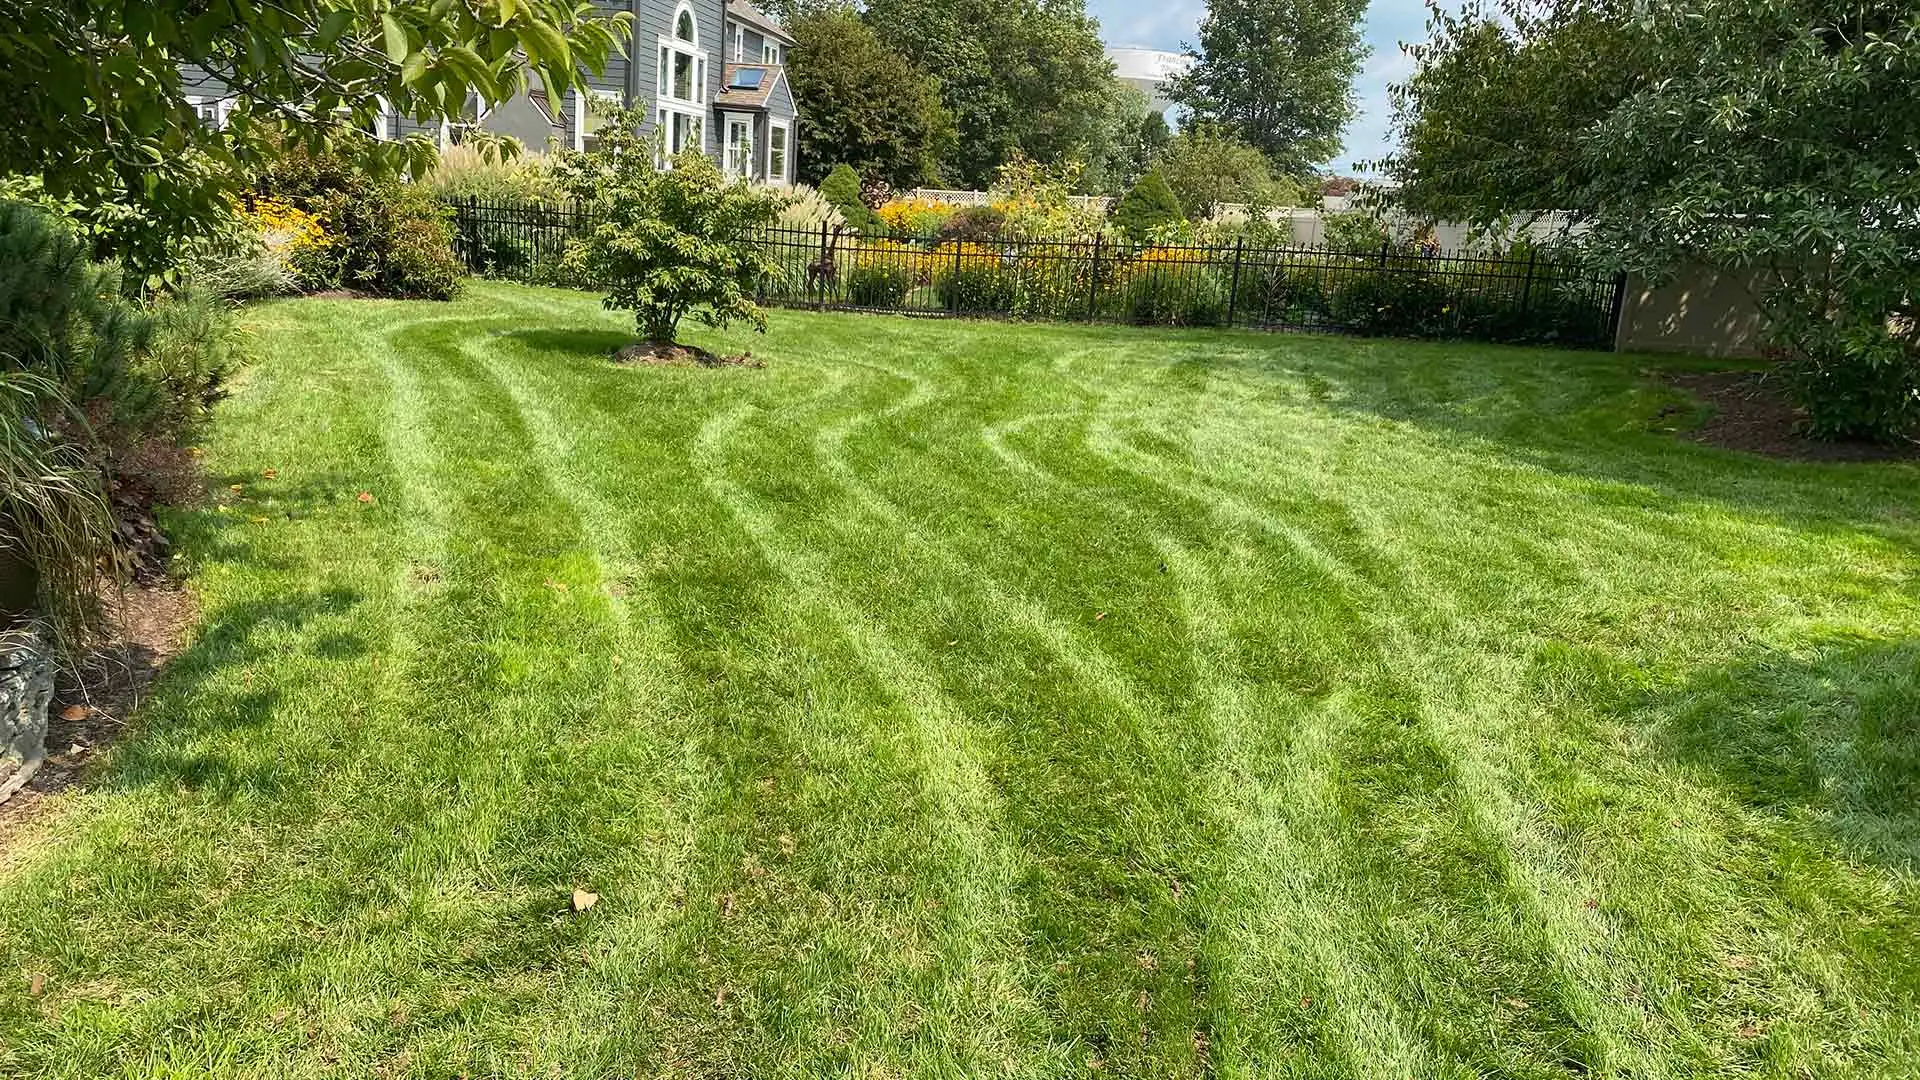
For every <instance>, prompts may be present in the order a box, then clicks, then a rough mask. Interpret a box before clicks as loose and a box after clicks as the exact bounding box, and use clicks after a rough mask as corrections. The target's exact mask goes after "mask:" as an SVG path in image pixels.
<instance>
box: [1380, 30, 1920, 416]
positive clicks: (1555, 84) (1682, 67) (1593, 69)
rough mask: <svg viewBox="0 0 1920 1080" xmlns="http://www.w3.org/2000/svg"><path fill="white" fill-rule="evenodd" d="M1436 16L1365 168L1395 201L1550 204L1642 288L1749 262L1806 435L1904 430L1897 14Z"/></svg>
mask: <svg viewBox="0 0 1920 1080" xmlns="http://www.w3.org/2000/svg"><path fill="white" fill-rule="evenodd" d="M1436 25H1437V28H1438V30H1439V31H1440V32H1439V33H1436V35H1435V37H1434V42H1433V44H1432V45H1431V46H1430V47H1429V48H1428V49H1426V50H1425V51H1424V52H1422V53H1421V54H1419V59H1420V62H1421V67H1420V70H1419V72H1418V73H1417V74H1416V75H1415V76H1414V78H1413V79H1412V80H1411V81H1410V82H1409V83H1408V84H1406V85H1405V86H1403V87H1401V88H1400V91H1399V93H1400V104H1399V112H1400V115H1399V121H1398V122H1399V126H1400V128H1401V131H1402V137H1403V141H1404V148H1403V150H1402V151H1401V153H1399V154H1398V155H1396V156H1395V157H1394V158H1392V159H1390V160H1389V162H1387V166H1388V171H1389V173H1390V174H1392V175H1394V176H1396V178H1398V179H1401V180H1402V181H1403V183H1404V184H1405V185H1406V192H1407V194H1408V196H1409V198H1411V199H1413V200H1414V201H1415V202H1416V203H1417V205H1419V206H1421V207H1423V208H1426V209H1428V210H1434V209H1445V210H1452V211H1457V212H1460V213H1462V214H1463V215H1465V216H1472V217H1476V218H1478V219H1481V220H1489V219H1492V218H1495V217H1498V216H1501V215H1506V214H1512V213H1520V212H1529V211H1538V210H1565V211H1570V212H1573V213H1575V214H1577V215H1580V216H1582V217H1584V218H1586V219H1587V220H1588V222H1589V223H1590V224H1591V226H1592V231H1591V232H1590V233H1589V234H1588V240H1589V247H1590V249H1591V251H1592V252H1593V254H1594V257H1595V258H1596V259H1598V260H1600V261H1602V262H1604V263H1606V264H1610V265H1612V266H1616V267H1619V268H1622V269H1629V270H1636V271H1640V272H1643V273H1645V274H1647V275H1649V276H1651V277H1654V278H1656V279H1657V278H1659V277H1662V276H1665V275H1667V274H1669V273H1671V272H1672V271H1674V270H1675V269H1677V268H1678V267H1681V266H1683V265H1686V264H1690V263H1697V264H1704V265H1707V266H1711V267H1717V268H1721V269H1730V270H1738V271H1749V272H1755V280H1756V281H1757V283H1758V285H1757V295H1756V299H1758V300H1759V302H1760V304H1761V308H1762V310H1763V312H1765V314H1766V315H1767V316H1768V332H1769V333H1770V335H1771V336H1772V338H1773V340H1774V342H1775V343H1776V344H1777V345H1779V346H1780V347H1781V348H1783V349H1784V350H1786V353H1787V355H1788V358H1789V360H1788V365H1787V369H1786V370H1787V373H1788V374H1789V375H1790V376H1791V377H1792V381H1793V385H1794V386H1795V387H1796V388H1797V389H1798V391H1799V394H1800V398H1801V401H1802V403H1803V404H1805V405H1806V406H1807V408H1808V410H1809V421H1810V425H1811V426H1812V428H1813V429H1814V430H1815V431H1816V432H1819V433H1822V434H1826V435H1832V436H1866V437H1874V438H1896V437H1901V436H1903V435H1906V434H1910V433H1913V432H1914V431H1916V429H1920V168H1916V164H1917V163H1920V19H1916V18H1915V16H1914V11H1913V8H1912V5H1911V3H1908V2H1901V0H1844V2H1843V0H1668V2H1667V3H1664V4H1661V5H1657V6H1655V7H1652V8H1645V9H1642V10H1632V9H1628V8H1626V7H1625V6H1624V5H1619V4H1613V3H1607V2H1603V0H1550V2H1535V3H1526V2H1524V0H1506V6H1505V7H1503V8H1502V9H1501V10H1500V11H1498V12H1497V13H1480V14H1478V15H1477V16H1476V17H1475V18H1474V19H1473V20H1472V21H1471V22H1467V23H1462V24H1459V25H1458V26H1457V27H1456V26H1455V25H1454V24H1450V23H1448V22H1446V21H1445V20H1438V21H1437V23H1436ZM1476 156H1481V157H1486V158H1489V159H1491V162H1490V164H1486V165H1482V164H1478V163H1476V161H1475V158H1476Z"/></svg>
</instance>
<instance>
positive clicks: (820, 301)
mask: <svg viewBox="0 0 1920 1080" xmlns="http://www.w3.org/2000/svg"><path fill="white" fill-rule="evenodd" d="M831 257H832V253H831V252H830V251H828V250H827V219H826V218H821V219H820V261H819V262H818V263H816V264H815V265H817V266H819V267H820V273H819V274H818V275H817V276H818V277H819V280H820V293H819V295H818V296H816V297H815V298H814V302H813V309H814V310H815V311H825V310H826V309H827V272H828V268H829V264H828V262H827V260H828V259H829V258H831ZM832 269H833V270H836V271H837V270H839V267H837V266H836V267H832Z"/></svg>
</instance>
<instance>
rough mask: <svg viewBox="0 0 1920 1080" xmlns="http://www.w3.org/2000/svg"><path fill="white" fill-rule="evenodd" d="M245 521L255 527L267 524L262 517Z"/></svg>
mask: <svg viewBox="0 0 1920 1080" xmlns="http://www.w3.org/2000/svg"><path fill="white" fill-rule="evenodd" d="M247 520H248V521H249V522H251V523H252V524H255V525H265V524H266V523H267V519H266V518H263V517H256V518H248V519H247Z"/></svg>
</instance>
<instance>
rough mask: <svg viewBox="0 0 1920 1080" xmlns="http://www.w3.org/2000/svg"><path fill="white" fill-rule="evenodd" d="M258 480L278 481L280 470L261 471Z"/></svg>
mask: <svg viewBox="0 0 1920 1080" xmlns="http://www.w3.org/2000/svg"><path fill="white" fill-rule="evenodd" d="M260 478H261V479H263V480H278V479H280V470H279V469H261V470H260Z"/></svg>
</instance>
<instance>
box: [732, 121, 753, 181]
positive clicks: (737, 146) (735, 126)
mask: <svg viewBox="0 0 1920 1080" xmlns="http://www.w3.org/2000/svg"><path fill="white" fill-rule="evenodd" d="M725 115H726V118H727V160H726V170H727V175H728V176H731V177H733V178H735V179H738V180H751V179H753V117H751V116H746V115H743V114H741V113H726V114H725Z"/></svg>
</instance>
